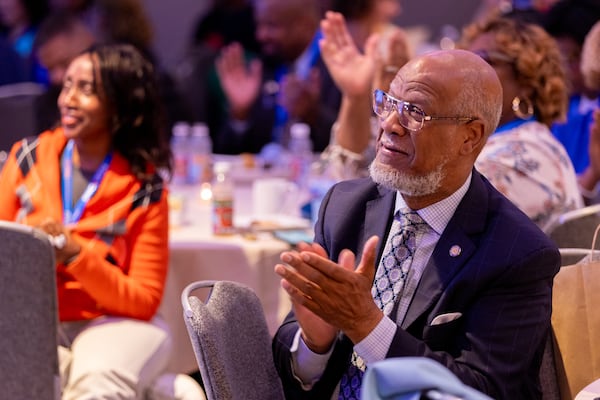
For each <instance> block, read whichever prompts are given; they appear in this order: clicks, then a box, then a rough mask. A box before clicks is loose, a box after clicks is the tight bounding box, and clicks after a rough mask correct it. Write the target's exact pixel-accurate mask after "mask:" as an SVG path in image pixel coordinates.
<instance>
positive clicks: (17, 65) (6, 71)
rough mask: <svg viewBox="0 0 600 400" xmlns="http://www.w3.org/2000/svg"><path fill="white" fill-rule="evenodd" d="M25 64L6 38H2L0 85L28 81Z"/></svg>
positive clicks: (0, 43) (0, 46)
mask: <svg viewBox="0 0 600 400" xmlns="http://www.w3.org/2000/svg"><path fill="white" fill-rule="evenodd" d="M27 78H28V77H27V72H26V67H25V62H24V61H23V59H22V58H21V57H20V56H19V54H18V53H17V52H16V51H15V50H14V49H13V48H12V46H11V44H10V43H9V42H8V40H7V39H6V38H4V37H0V85H7V84H11V83H18V82H25V81H27Z"/></svg>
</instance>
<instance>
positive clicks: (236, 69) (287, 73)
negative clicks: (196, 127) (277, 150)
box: [207, 0, 340, 154]
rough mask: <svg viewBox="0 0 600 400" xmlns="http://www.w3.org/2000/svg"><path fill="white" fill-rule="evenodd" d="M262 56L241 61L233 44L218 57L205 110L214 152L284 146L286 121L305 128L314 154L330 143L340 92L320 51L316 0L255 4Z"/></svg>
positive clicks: (240, 51)
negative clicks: (307, 127)
mask: <svg viewBox="0 0 600 400" xmlns="http://www.w3.org/2000/svg"><path fill="white" fill-rule="evenodd" d="M254 10H255V20H256V38H257V40H258V41H259V43H260V45H261V54H260V59H258V58H254V59H251V60H246V59H245V58H244V49H243V48H242V46H241V45H240V44H239V43H233V44H231V45H229V46H227V47H225V48H224V49H223V51H222V52H221V54H220V55H219V57H218V59H217V61H216V71H217V75H218V82H219V86H218V87H213V88H209V91H210V93H212V96H213V97H212V99H213V100H212V101H209V102H208V106H209V107H213V108H212V109H211V110H209V112H208V113H207V115H208V117H209V120H208V123H209V126H210V129H211V133H212V134H213V142H214V147H215V151H216V152H220V153H225V154H239V153H242V152H250V153H258V152H259V151H260V150H261V149H262V148H263V146H265V145H266V144H268V143H278V144H280V145H283V146H285V144H286V141H287V133H288V132H287V129H288V127H289V125H290V124H291V123H292V122H305V123H307V124H308V125H309V126H310V128H311V139H312V143H313V150H314V151H317V152H319V151H322V150H323V149H324V148H325V147H326V146H327V144H328V143H329V137H330V130H331V126H332V124H333V122H334V120H335V118H336V114H337V110H338V108H339V102H340V93H339V91H338V89H337V88H336V87H335V84H334V83H333V81H332V80H331V77H330V76H329V74H328V72H327V69H326V68H325V65H324V64H323V62H322V60H321V57H320V54H319V48H318V35H317V32H318V27H319V21H320V18H321V11H320V5H319V4H318V2H317V1H316V0H310V1H305V0H289V1H279V0H257V1H255V2H254Z"/></svg>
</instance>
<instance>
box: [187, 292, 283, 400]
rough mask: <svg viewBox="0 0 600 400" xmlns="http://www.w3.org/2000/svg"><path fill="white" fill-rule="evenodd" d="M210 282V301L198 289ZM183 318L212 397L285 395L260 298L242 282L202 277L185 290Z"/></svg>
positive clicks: (251, 399) (258, 399)
mask: <svg viewBox="0 0 600 400" xmlns="http://www.w3.org/2000/svg"><path fill="white" fill-rule="evenodd" d="M201 288H209V289H210V292H209V294H208V296H207V297H206V301H202V300H200V299H199V298H198V297H196V296H194V295H192V292H194V291H197V290H199V289H201ZM181 303H182V306H183V319H184V321H185V324H186V326H187V329H188V333H189V336H190V340H191V342H192V347H193V348H194V352H195V355H196V360H197V361H198V367H199V370H200V375H201V377H202V381H203V383H204V390H205V392H206V398H207V399H208V400H216V399H218V400H224V399H227V400H236V399H239V400H263V399H270V400H277V399H283V389H282V386H281V381H280V380H279V376H278V375H277V371H276V370H275V364H274V362H273V354H272V350H271V337H270V335H269V330H268V328H267V322H266V319H265V316H264V312H263V309H262V305H261V303H260V300H259V299H258V297H257V296H256V294H255V293H254V291H252V289H250V288H248V287H246V286H244V285H242V284H241V283H237V282H230V281H198V282H194V283H191V284H189V285H188V286H187V287H186V288H185V289H183V291H182V294H181Z"/></svg>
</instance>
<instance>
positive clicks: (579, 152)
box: [551, 96, 593, 174]
mask: <svg viewBox="0 0 600 400" xmlns="http://www.w3.org/2000/svg"><path fill="white" fill-rule="evenodd" d="M580 102H581V96H573V97H571V100H570V102H569V111H568V113H567V122H565V123H560V124H558V123H557V124H554V125H552V128H551V130H552V134H553V135H554V137H556V139H558V141H559V142H561V143H562V145H563V146H564V147H565V150H567V153H568V154H569V157H570V158H571V161H572V162H573V166H574V167H575V172H576V173H578V174H580V173H582V172H583V171H584V170H585V169H586V168H587V166H588V165H589V164H590V157H589V153H588V146H589V141H590V124H591V123H592V114H593V111H592V110H590V111H587V112H586V113H583V114H581V113H580V112H579V103H580Z"/></svg>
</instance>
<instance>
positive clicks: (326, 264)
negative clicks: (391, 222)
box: [275, 236, 383, 353]
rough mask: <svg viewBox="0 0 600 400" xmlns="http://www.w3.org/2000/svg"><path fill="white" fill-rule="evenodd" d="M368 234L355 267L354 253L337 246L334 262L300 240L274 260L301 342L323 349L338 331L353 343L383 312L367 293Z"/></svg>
mask: <svg viewBox="0 0 600 400" xmlns="http://www.w3.org/2000/svg"><path fill="white" fill-rule="evenodd" d="M378 240H379V238H378V237H377V236H373V237H371V238H369V240H367V242H366V243H365V245H364V248H363V253H362V257H361V259H360V262H359V264H358V266H357V267H356V269H355V268H354V267H355V260H356V259H355V255H354V253H353V252H351V251H350V250H343V251H342V252H341V253H340V255H339V258H338V262H337V263H336V262H333V261H331V260H329V259H328V256H327V253H326V251H325V250H324V249H323V248H322V247H321V246H320V245H318V244H310V245H309V244H306V243H303V244H300V245H299V246H298V251H288V252H284V253H282V255H281V260H282V261H283V262H284V263H286V264H287V265H284V264H277V265H276V266H275V272H276V273H277V274H278V275H279V276H281V277H282V280H281V286H282V287H283V288H284V289H285V291H286V292H287V293H288V294H289V295H290V298H291V301H292V305H293V307H294V311H295V314H296V318H297V320H298V323H299V324H300V327H301V328H302V337H303V339H304V341H305V343H306V344H307V346H308V347H309V348H310V349H311V350H313V351H315V352H317V353H323V352H326V351H327V350H328V349H329V348H330V346H331V343H332V342H333V341H334V339H335V337H336V334H337V332H338V331H342V332H343V333H344V334H346V336H348V337H349V338H350V340H352V342H354V343H358V342H359V341H361V340H362V339H364V338H365V337H366V336H367V335H368V334H369V333H370V332H371V331H372V330H373V329H374V328H375V327H376V326H377V324H378V323H379V321H381V319H382V318H383V313H382V311H381V310H380V309H379V308H378V307H377V305H376V304H375V302H374V301H373V297H372V295H371V286H372V284H373V278H374V276H375V257H376V247H377V242H378Z"/></svg>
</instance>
